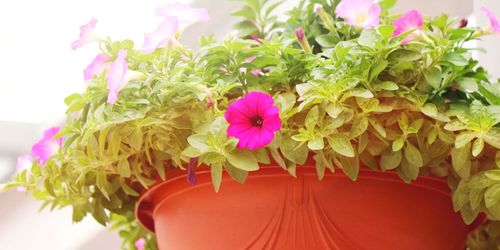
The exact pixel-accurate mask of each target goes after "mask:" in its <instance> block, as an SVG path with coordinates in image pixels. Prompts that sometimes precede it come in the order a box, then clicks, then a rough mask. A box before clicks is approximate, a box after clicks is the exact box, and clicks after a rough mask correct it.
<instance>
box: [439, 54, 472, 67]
mask: <svg viewBox="0 0 500 250" xmlns="http://www.w3.org/2000/svg"><path fill="white" fill-rule="evenodd" d="M443 60H445V61H447V62H449V63H451V64H453V65H456V66H466V65H467V64H468V61H467V59H465V57H464V56H462V55H461V54H458V53H453V52H449V53H446V54H445V55H444V56H443Z"/></svg>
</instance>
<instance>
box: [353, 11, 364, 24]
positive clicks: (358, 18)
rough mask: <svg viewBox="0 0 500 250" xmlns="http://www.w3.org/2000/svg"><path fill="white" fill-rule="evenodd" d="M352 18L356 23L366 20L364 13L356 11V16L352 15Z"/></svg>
mask: <svg viewBox="0 0 500 250" xmlns="http://www.w3.org/2000/svg"><path fill="white" fill-rule="evenodd" d="M354 20H355V21H356V23H358V24H361V23H364V22H365V21H366V14H365V13H363V12H358V13H356V16H355V17H354Z"/></svg>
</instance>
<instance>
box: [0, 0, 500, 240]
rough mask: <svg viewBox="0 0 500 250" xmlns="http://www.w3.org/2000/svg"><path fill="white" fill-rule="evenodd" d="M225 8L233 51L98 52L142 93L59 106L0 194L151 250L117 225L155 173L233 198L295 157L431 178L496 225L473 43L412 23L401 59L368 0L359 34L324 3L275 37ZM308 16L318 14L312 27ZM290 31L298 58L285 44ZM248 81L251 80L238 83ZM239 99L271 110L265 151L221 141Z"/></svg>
mask: <svg viewBox="0 0 500 250" xmlns="http://www.w3.org/2000/svg"><path fill="white" fill-rule="evenodd" d="M241 2H243V3H244V7H242V9H240V10H239V11H237V12H235V15H236V16H239V17H242V18H243V19H244V20H243V21H242V22H240V23H239V24H238V25H237V27H238V28H239V30H240V37H238V38H234V37H232V38H228V39H226V40H222V41H218V40H215V39H214V38H213V37H204V38H202V39H201V48H200V50H199V51H197V52H193V51H192V50H190V49H187V48H185V47H183V46H182V45H180V44H178V43H174V44H172V45H170V46H167V47H166V48H162V49H158V50H156V51H155V52H153V53H152V54H143V53H142V52H140V51H139V50H137V49H135V48H134V45H133V43H132V42H131V41H129V40H125V41H117V42H112V41H107V42H103V43H102V44H101V48H102V50H103V51H102V53H105V54H107V55H110V56H111V60H113V59H114V58H115V57H116V54H117V52H118V50H120V49H126V50H127V51H128V55H129V56H128V58H127V60H128V62H129V68H130V69H131V70H134V71H139V72H142V73H143V74H145V78H143V79H141V80H132V81H131V82H129V83H128V84H127V85H126V86H125V87H124V88H123V90H122V91H121V92H120V94H119V97H118V101H117V103H116V104H115V105H107V104H106V103H105V101H106V96H107V90H106V82H105V77H104V76H100V77H96V78H94V79H93V80H92V81H91V82H90V83H89V85H88V86H87V89H86V91H85V92H84V93H78V94H73V95H70V96H69V97H67V98H66V100H65V102H66V104H67V105H68V109H67V114H68V120H67V124H66V125H65V127H64V129H63V131H62V132H61V133H60V136H63V137H64V138H65V145H64V148H63V149H62V150H61V152H59V153H58V154H57V155H55V156H53V157H52V158H51V159H50V160H49V161H48V162H47V163H46V164H45V166H44V167H42V166H39V165H38V164H34V166H33V167H32V169H31V171H30V172H31V173H30V174H29V175H28V173H27V171H23V172H20V173H17V174H16V176H15V178H14V180H13V181H12V182H11V183H9V184H7V186H6V188H14V187H18V186H22V187H25V188H26V189H27V190H29V191H32V194H33V196H34V197H35V198H37V199H39V200H42V201H43V202H44V203H43V207H50V208H51V209H55V208H60V207H64V206H71V207H72V208H73V220H74V221H75V222H77V221H80V220H81V219H82V218H83V217H84V216H86V215H87V214H91V215H92V216H93V217H94V218H95V219H96V220H97V221H98V222H100V223H102V224H106V223H108V222H109V221H110V220H111V221H114V223H115V225H116V227H117V228H121V232H120V234H121V235H122V236H123V237H124V238H125V239H126V243H125V245H124V248H132V246H133V245H132V244H133V241H134V240H135V239H137V238H138V237H146V238H147V239H148V248H151V249H152V248H154V247H155V246H154V242H153V240H152V239H153V238H152V236H151V235H148V234H146V233H145V232H144V231H143V230H142V229H141V228H140V227H139V226H138V225H137V222H135V221H134V219H133V214H132V212H133V209H134V206H135V203H136V201H137V199H138V196H139V193H140V192H142V191H144V190H145V189H147V188H149V187H150V186H151V185H153V184H155V183H156V182H158V181H159V180H161V179H165V175H166V174H165V173H166V172H168V171H169V170H170V169H172V168H181V169H185V168H186V166H187V165H188V163H189V162H190V160H191V159H193V158H197V159H198V161H197V162H198V166H195V168H194V170H195V171H196V170H197V169H198V168H197V167H199V166H206V167H209V168H210V170H211V177H212V181H213V186H214V189H215V190H216V191H219V190H220V189H221V188H224V187H223V185H222V186H221V182H222V176H223V172H227V173H228V174H229V175H230V176H231V177H232V178H233V179H234V180H235V181H238V182H240V183H243V182H244V181H245V179H246V177H247V175H248V172H249V171H258V170H259V166H260V165H261V164H269V163H270V162H271V160H272V161H273V162H276V163H277V164H278V165H279V166H281V167H282V168H283V169H284V171H288V172H289V173H290V174H291V175H295V174H296V169H297V168H300V167H301V165H303V164H305V163H306V161H307V160H308V155H309V154H310V156H311V157H312V158H313V160H314V162H315V166H316V171H317V174H318V178H319V179H322V178H324V177H325V175H326V174H327V171H330V172H333V171H335V168H340V169H342V171H343V172H345V174H346V175H347V176H349V178H351V179H353V180H356V179H357V177H358V173H359V169H360V168H361V167H363V166H361V165H360V162H361V163H362V165H366V166H368V167H370V168H373V169H380V170H381V171H396V172H397V173H398V174H399V176H400V177H401V178H402V179H403V180H404V181H406V182H411V181H412V180H415V179H416V178H417V177H418V176H419V174H424V175H425V174H435V175H439V176H445V175H447V176H448V178H449V180H450V186H451V187H452V190H453V204H454V208H455V209H456V210H457V211H460V212H461V214H462V216H463V217H464V219H465V221H466V222H468V223H471V222H472V221H473V220H474V218H475V217H476V216H477V215H478V213H479V212H486V213H488V215H490V218H492V219H494V220H500V172H499V171H500V153H499V152H500V151H499V150H500V127H499V123H500V106H498V105H500V92H499V83H498V82H496V83H490V82H489V80H488V77H487V73H486V72H485V71H484V70H483V69H482V68H481V67H479V66H478V62H477V61H475V60H474V59H471V56H470V54H471V53H470V51H469V50H468V49H466V48H464V47H463V44H464V43H465V42H467V41H470V40H473V39H475V38H477V37H478V36H479V35H480V34H481V31H480V29H479V28H456V25H455V20H453V19H450V18H449V17H448V16H446V15H442V16H437V17H426V18H425V24H424V28H423V30H422V31H421V33H420V37H419V38H417V39H415V40H413V41H411V42H409V43H408V44H404V45H403V44H402V43H401V42H402V40H403V39H404V38H405V37H406V36H408V35H409V34H408V33H407V34H403V35H401V36H398V37H395V38H393V37H392V33H393V31H394V27H393V26H392V25H390V24H391V23H392V21H394V19H395V16H393V15H391V14H389V13H388V9H389V8H390V7H392V6H393V5H394V4H395V0H384V1H380V4H381V5H382V6H383V8H384V9H383V11H382V16H381V24H380V25H379V26H378V27H375V28H373V29H368V30H362V29H357V28H355V27H351V26H349V25H347V24H346V23H344V22H343V20H341V19H338V18H336V17H335V14H334V10H335V7H336V5H337V4H338V2H339V1H338V0H310V1H300V3H299V6H298V7H296V8H294V9H293V10H291V11H290V13H289V19H288V20H287V21H285V22H283V23H281V22H277V21H276V17H274V16H273V15H272V11H273V10H274V9H275V8H276V7H277V6H278V4H279V1H278V2H273V1H263V0H242V1H241ZM315 3H320V4H322V5H323V9H324V10H325V12H326V13H327V15H326V18H329V19H328V20H327V22H326V23H325V22H324V20H322V19H321V18H320V17H318V15H317V14H316V13H315V12H314V4H315ZM323 18H325V17H323ZM330 21H331V23H330ZM326 26H328V27H326ZM298 27H302V28H304V30H305V34H306V36H307V38H308V40H309V43H310V44H311V45H312V47H313V52H312V53H306V52H304V51H303V50H302V49H300V46H299V45H298V44H297V43H296V41H295V38H294V36H295V34H294V30H295V29H296V28H298ZM249 35H257V36H259V37H260V38H266V39H260V40H259V42H255V41H252V40H250V39H248V37H249ZM251 56H256V59H255V60H253V61H252V62H247V61H245V59H247V58H249V57H251ZM181 57H182V58H184V59H181ZM186 58H187V59H186ZM241 68H245V69H246V71H244V70H240V69H241ZM256 69H258V70H261V71H262V73H261V74H260V75H259V76H255V75H253V74H251V73H250V72H251V71H252V70H256ZM254 90H256V91H264V92H267V93H269V94H271V95H272V96H273V97H274V100H275V103H276V105H277V106H278V107H279V109H280V117H281V120H282V127H281V129H280V131H279V132H277V133H276V135H275V138H274V140H273V141H272V142H271V143H270V144H269V145H268V146H267V147H265V148H262V149H260V150H257V151H249V150H243V149H239V148H237V143H238V140H237V139H236V138H228V137H227V133H226V130H227V127H228V124H227V122H226V120H225V119H224V113H225V111H226V109H227V107H228V105H229V104H230V103H231V102H233V101H234V100H236V99H237V98H239V97H241V96H242V95H244V94H245V93H247V92H249V91H254ZM378 160H380V161H378ZM497 228H498V226H497ZM498 235H500V234H498Z"/></svg>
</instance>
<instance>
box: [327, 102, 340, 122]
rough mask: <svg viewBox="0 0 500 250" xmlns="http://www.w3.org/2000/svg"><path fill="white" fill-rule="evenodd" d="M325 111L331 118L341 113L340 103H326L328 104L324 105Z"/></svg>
mask: <svg viewBox="0 0 500 250" xmlns="http://www.w3.org/2000/svg"><path fill="white" fill-rule="evenodd" d="M325 110H326V113H327V114H328V115H329V116H330V117H331V118H337V117H338V116H339V115H340V113H342V110H343V109H342V105H340V104H338V103H336V102H335V103H328V105H326V108H325Z"/></svg>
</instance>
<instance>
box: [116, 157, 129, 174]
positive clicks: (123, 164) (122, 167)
mask: <svg viewBox="0 0 500 250" xmlns="http://www.w3.org/2000/svg"><path fill="white" fill-rule="evenodd" d="M117 171H118V174H119V175H120V177H123V178H129V177H130V174H131V172H132V171H130V164H129V162H128V160H127V159H122V160H120V161H119V162H118V166H117Z"/></svg>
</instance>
